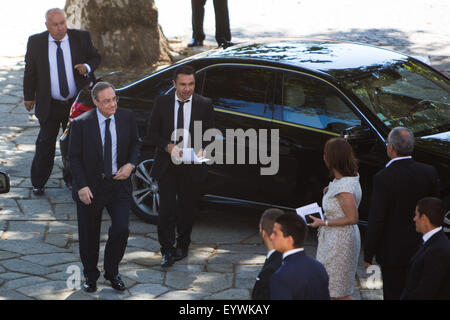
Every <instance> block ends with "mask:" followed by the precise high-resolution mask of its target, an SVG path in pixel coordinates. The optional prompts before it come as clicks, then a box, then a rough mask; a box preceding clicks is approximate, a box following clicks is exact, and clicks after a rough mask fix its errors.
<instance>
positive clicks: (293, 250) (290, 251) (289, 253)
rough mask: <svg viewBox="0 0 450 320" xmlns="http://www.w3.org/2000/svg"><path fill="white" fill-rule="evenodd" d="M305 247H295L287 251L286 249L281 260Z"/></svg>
mask: <svg viewBox="0 0 450 320" xmlns="http://www.w3.org/2000/svg"><path fill="white" fill-rule="evenodd" d="M304 250H305V249H303V248H297V249H292V250H289V251H286V252H285V253H283V260H284V259H286V258H287V256H290V255H292V254H294V253H297V252H300V251H304Z"/></svg>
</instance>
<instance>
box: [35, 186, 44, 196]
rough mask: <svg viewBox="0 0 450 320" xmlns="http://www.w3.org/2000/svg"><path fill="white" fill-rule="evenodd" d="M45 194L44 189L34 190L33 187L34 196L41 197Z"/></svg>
mask: <svg viewBox="0 0 450 320" xmlns="http://www.w3.org/2000/svg"><path fill="white" fill-rule="evenodd" d="M44 193H45V189H44V188H34V187H33V194H34V195H35V196H42V195H43V194H44Z"/></svg>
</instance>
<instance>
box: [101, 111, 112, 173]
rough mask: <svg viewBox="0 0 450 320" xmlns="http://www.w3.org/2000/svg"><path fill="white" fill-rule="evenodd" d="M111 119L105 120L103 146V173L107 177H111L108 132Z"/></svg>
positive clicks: (110, 152) (109, 133) (109, 138)
mask: <svg viewBox="0 0 450 320" xmlns="http://www.w3.org/2000/svg"><path fill="white" fill-rule="evenodd" d="M110 122H111V119H106V120H105V145H104V147H103V164H104V171H105V172H104V173H105V177H106V178H107V179H111V177H112V146H111V132H109V124H110Z"/></svg>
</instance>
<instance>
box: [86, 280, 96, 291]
mask: <svg viewBox="0 0 450 320" xmlns="http://www.w3.org/2000/svg"><path fill="white" fill-rule="evenodd" d="M83 290H84V291H85V292H89V293H91V292H95V291H97V283H96V282H95V281H89V280H86V281H85V283H83Z"/></svg>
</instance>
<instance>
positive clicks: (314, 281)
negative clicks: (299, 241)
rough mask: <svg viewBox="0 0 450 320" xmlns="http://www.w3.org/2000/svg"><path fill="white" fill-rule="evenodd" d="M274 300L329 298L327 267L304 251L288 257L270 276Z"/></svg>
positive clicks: (271, 296) (271, 292)
mask: <svg viewBox="0 0 450 320" xmlns="http://www.w3.org/2000/svg"><path fill="white" fill-rule="evenodd" d="M270 298H271V299H272V300H329V299H330V291H329V289H328V274H327V272H326V270H325V267H324V266H323V265H322V264H321V263H320V262H319V261H317V260H314V259H313V258H311V257H309V256H308V255H306V254H305V252H304V251H301V252H297V253H294V254H292V255H289V256H287V257H286V259H285V260H284V261H283V264H282V265H281V267H280V268H279V269H278V270H277V271H276V272H275V273H274V274H273V275H272V277H271V278H270Z"/></svg>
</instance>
